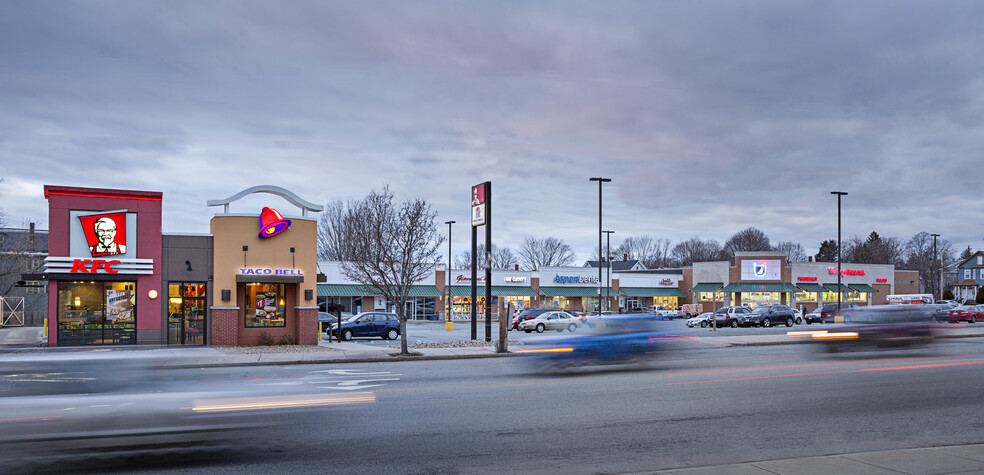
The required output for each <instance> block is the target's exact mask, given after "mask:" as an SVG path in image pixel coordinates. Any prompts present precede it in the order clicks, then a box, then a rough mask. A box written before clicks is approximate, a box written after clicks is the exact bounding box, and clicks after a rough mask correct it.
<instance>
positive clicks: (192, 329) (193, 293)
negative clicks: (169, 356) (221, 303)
mask: <svg viewBox="0 0 984 475" xmlns="http://www.w3.org/2000/svg"><path fill="white" fill-rule="evenodd" d="M167 309H168V311H167V342H168V344H169V345H204V344H205V284H203V283H187V284H169V285H168V305H167Z"/></svg>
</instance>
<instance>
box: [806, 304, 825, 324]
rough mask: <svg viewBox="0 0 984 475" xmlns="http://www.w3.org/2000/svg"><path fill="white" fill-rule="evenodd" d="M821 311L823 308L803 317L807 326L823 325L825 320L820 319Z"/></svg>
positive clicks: (818, 308)
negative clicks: (813, 324)
mask: <svg viewBox="0 0 984 475" xmlns="http://www.w3.org/2000/svg"><path fill="white" fill-rule="evenodd" d="M820 309H821V307H817V308H816V309H815V310H813V311H812V312H810V313H808V314H806V316H805V317H803V320H804V321H806V324H807V325H809V324H811V323H823V318H821V317H820Z"/></svg>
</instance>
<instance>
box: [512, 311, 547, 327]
mask: <svg viewBox="0 0 984 475" xmlns="http://www.w3.org/2000/svg"><path fill="white" fill-rule="evenodd" d="M550 311H553V309H552V308H528V309H526V310H523V311H522V312H519V315H516V318H513V321H512V325H509V328H508V330H518V329H519V323H520V322H522V321H523V320H531V319H534V318H536V317H538V316H539V315H541V314H543V313H545V312H550Z"/></svg>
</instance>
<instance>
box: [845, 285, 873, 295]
mask: <svg viewBox="0 0 984 475" xmlns="http://www.w3.org/2000/svg"><path fill="white" fill-rule="evenodd" d="M847 286H848V287H850V288H852V289H854V290H857V291H858V292H864V293H868V294H873V293H875V292H878V289H876V288H874V287H872V286H870V285H868V284H847Z"/></svg>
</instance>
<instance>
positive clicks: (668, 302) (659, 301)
mask: <svg viewBox="0 0 984 475" xmlns="http://www.w3.org/2000/svg"><path fill="white" fill-rule="evenodd" d="M653 305H662V306H664V307H666V308H669V309H675V308H680V298H679V297H653Z"/></svg>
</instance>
